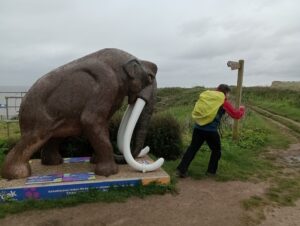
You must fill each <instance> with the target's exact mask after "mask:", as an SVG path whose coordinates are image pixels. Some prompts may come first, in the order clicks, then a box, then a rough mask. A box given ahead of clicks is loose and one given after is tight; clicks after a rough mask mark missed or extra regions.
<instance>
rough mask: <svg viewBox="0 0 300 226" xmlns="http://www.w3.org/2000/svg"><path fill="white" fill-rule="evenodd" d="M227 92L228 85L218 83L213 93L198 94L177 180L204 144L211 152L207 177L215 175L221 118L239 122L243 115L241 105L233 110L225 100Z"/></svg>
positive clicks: (218, 154)
mask: <svg viewBox="0 0 300 226" xmlns="http://www.w3.org/2000/svg"><path fill="white" fill-rule="evenodd" d="M230 91H231V89H230V87H229V86H228V85H226V84H221V85H219V86H218V88H217V89H216V90H207V91H204V92H202V93H201V94H200V96H199V99H198V101H197V102H196V104H195V107H194V110H193V112H192V118H193V119H194V121H195V124H194V130H193V135H192V141H191V144H190V146H189V147H188V148H187V150H186V152H185V154H184V155H183V157H182V160H181V162H180V163H179V165H178V166H177V175H178V176H179V177H181V178H185V177H187V176H188V174H187V170H188V167H189V165H190V163H191V162H192V160H193V159H194V157H195V155H196V153H197V151H198V150H199V149H200V147H201V146H202V144H203V143H204V142H205V141H206V143H207V145H208V147H209V148H210V150H211V155H210V160H209V163H208V168H207V171H206V174H207V175H215V174H216V172H217V169H218V162H219V160H220V158H221V140H220V135H219V132H218V128H219V125H220V121H221V118H222V116H223V115H224V114H225V113H227V114H228V115H229V116H230V117H232V118H234V119H240V118H241V117H242V116H243V115H244V113H245V107H244V106H241V107H239V109H235V108H234V107H233V106H232V104H231V103H230V102H229V101H228V97H229V93H230Z"/></svg>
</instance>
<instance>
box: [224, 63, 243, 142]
mask: <svg viewBox="0 0 300 226" xmlns="http://www.w3.org/2000/svg"><path fill="white" fill-rule="evenodd" d="M227 66H228V67H230V68H231V70H238V79H237V86H236V100H235V107H236V108H239V107H240V105H241V100H242V88H243V74H244V60H239V62H235V61H228V62H227ZM232 138H233V140H238V138H239V121H238V120H236V119H235V120H234V123H233V131H232Z"/></svg>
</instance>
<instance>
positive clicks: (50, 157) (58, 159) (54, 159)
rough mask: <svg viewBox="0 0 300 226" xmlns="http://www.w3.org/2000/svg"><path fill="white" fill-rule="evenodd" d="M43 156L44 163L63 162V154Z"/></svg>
mask: <svg viewBox="0 0 300 226" xmlns="http://www.w3.org/2000/svg"><path fill="white" fill-rule="evenodd" d="M41 157H42V159H41V162H42V164H43V165H59V164H62V163H63V158H62V157H61V155H47V156H44V155H42V156H41Z"/></svg>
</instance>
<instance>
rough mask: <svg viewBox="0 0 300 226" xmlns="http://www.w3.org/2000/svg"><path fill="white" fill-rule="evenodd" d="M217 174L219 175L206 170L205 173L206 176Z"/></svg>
mask: <svg viewBox="0 0 300 226" xmlns="http://www.w3.org/2000/svg"><path fill="white" fill-rule="evenodd" d="M216 175H217V174H216V173H211V172H208V171H206V173H205V176H207V177H215V176H216Z"/></svg>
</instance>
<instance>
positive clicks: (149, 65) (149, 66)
mask: <svg viewBox="0 0 300 226" xmlns="http://www.w3.org/2000/svg"><path fill="white" fill-rule="evenodd" d="M141 62H142V64H143V65H145V67H146V68H147V69H148V73H149V74H150V75H151V76H152V77H153V78H155V76H156V73H157V66H156V64H154V63H152V62H150V61H145V60H142V61H141Z"/></svg>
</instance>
